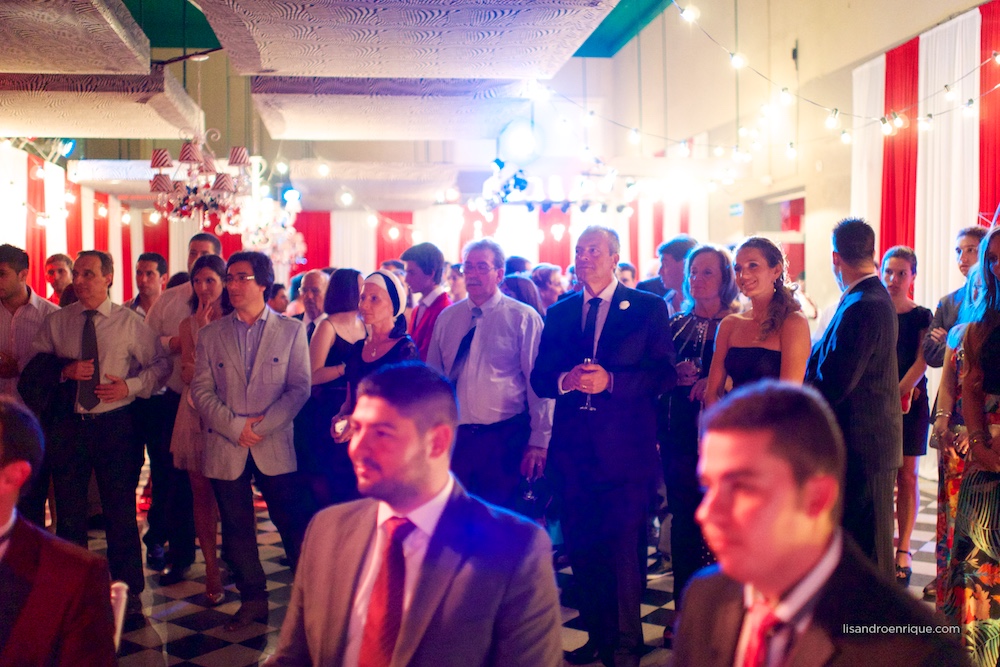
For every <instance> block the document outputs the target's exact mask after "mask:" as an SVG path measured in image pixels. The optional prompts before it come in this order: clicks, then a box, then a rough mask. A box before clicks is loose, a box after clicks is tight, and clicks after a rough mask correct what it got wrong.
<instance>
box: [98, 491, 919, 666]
mask: <svg viewBox="0 0 1000 667" xmlns="http://www.w3.org/2000/svg"><path fill="white" fill-rule="evenodd" d="M143 481H145V480H143ZM920 484H921V507H920V513H919V516H918V517H917V525H916V529H915V531H914V535H913V552H914V553H913V578H912V581H911V587H910V590H911V593H912V594H913V595H914V596H915V597H918V598H919V597H920V596H921V591H922V589H923V586H924V585H925V584H926V583H928V582H929V581H930V580H931V579H932V578H933V577H934V573H935V566H934V526H935V522H936V515H935V512H936V505H937V502H936V499H935V496H936V494H933V493H932V492H933V491H934V486H935V484H934V483H933V482H929V481H927V480H923V479H922V480H921V481H920ZM144 519H145V517H144V516H143V514H140V525H143V524H144ZM257 528H258V540H257V541H258V545H259V549H260V556H261V560H262V561H263V566H264V572H265V573H266V574H267V580H268V583H267V588H268V591H269V594H270V599H269V604H270V607H271V612H270V616H269V618H268V622H267V624H266V625H265V624H259V623H258V624H253V625H251V626H249V627H247V628H244V629H243V630H240V631H239V632H234V633H233V632H226V631H225V630H224V629H223V625H224V624H225V623H226V621H227V620H228V618H229V616H230V615H231V614H233V613H234V612H235V611H236V610H237V609H238V608H239V596H238V595H237V593H236V592H235V589H234V587H233V586H232V585H231V584H230V585H228V586H227V587H226V600H225V601H224V602H223V603H222V604H221V605H219V606H218V607H214V608H213V607H208V606H207V603H206V600H205V598H204V595H203V593H204V590H205V587H204V581H205V580H204V564H203V562H202V561H201V555H200V553H199V560H198V562H197V563H196V564H195V565H194V566H192V567H191V569H190V571H189V575H188V580H187V581H184V582H182V583H179V584H176V585H174V586H168V587H160V586H159V585H158V584H157V583H156V579H157V577H156V576H155V575H154V574H153V573H152V572H151V571H148V570H147V571H146V574H147V579H146V590H145V592H143V593H142V602H143V611H144V613H145V616H146V619H145V623H143V624H142V625H139V626H135V625H133V626H131V627H129V626H126V628H125V629H124V631H123V633H122V642H121V647H120V650H119V656H120V658H121V660H120V664H121V665H122V667H136V666H140V665H141V666H147V665H200V666H202V667H223V666H224V667H244V666H246V665H257V664H261V663H263V661H264V660H265V659H266V657H267V655H268V654H270V653H271V652H273V650H274V647H275V645H276V643H277V639H278V632H279V630H280V628H281V623H282V621H283V620H284V617H285V611H286V609H287V606H286V605H287V604H288V600H289V597H290V595H291V586H292V573H291V571H290V570H289V568H287V567H286V566H283V565H281V564H280V562H279V561H280V559H281V558H282V556H283V555H284V551H283V549H282V547H281V541H280V537H279V536H278V533H277V532H276V530H275V527H274V524H272V523H271V522H270V521H269V520H268V518H267V512H266V509H265V508H263V507H260V509H259V512H258V521H257ZM90 537H91V539H90V548H91V550H93V551H98V552H103V551H104V549H105V547H106V544H105V542H104V533H103V531H92V532H91V533H90ZM557 578H558V582H559V586H560V589H561V591H562V604H563V607H562V615H563V648H565V649H567V650H572V649H575V648H577V647H579V646H581V645H582V644H583V643H584V642H585V641H586V638H587V635H586V632H584V631H583V630H582V628H581V626H580V622H579V618H578V613H577V611H576V610H575V609H574V608H573V606H572V604H573V595H574V591H573V589H572V585H571V584H572V572H571V570H570V569H569V568H565V569H562V570H560V571H559V572H558V573H557ZM673 607H674V603H673V577H672V576H671V575H670V574H667V575H664V576H659V577H652V576H651V577H650V578H649V581H648V588H647V591H646V594H645V597H644V599H643V605H642V615H643V634H644V636H645V642H646V645H647V653H646V655H645V656H644V657H643V659H642V665H643V667H652V666H659V665H665V664H667V659H668V657H669V655H670V652H669V650H667V649H665V648H663V646H662V644H663V629H664V627H666V626H668V625H670V624H671V623H672V621H673Z"/></svg>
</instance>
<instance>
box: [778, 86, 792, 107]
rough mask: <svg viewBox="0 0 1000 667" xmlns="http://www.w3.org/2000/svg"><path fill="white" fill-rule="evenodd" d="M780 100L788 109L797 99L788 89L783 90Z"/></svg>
mask: <svg viewBox="0 0 1000 667" xmlns="http://www.w3.org/2000/svg"><path fill="white" fill-rule="evenodd" d="M779 99H780V100H781V104H782V105H784V106H786V107H787V106H791V105H792V102H794V101H795V97H794V96H793V95H792V93H791V92H790V91H789V90H788V89H787V88H782V89H781V94H780V95H779Z"/></svg>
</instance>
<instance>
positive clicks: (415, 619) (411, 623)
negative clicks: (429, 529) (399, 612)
mask: <svg viewBox="0 0 1000 667" xmlns="http://www.w3.org/2000/svg"><path fill="white" fill-rule="evenodd" d="M468 502H469V497H468V496H467V495H466V494H465V490H464V489H462V487H461V485H460V484H459V483H458V482H457V481H456V482H455V489H454V491H452V494H451V499H450V500H449V501H448V505H447V506H446V507H445V510H444V512H443V513H442V514H441V518H440V520H438V525H437V528H435V530H434V535H432V536H431V541H430V543H429V544H428V545H427V555H426V556H425V557H424V563H423V567H422V568H421V571H420V576H419V578H418V579H417V585H416V588H415V589H414V591H413V599H412V600H411V601H410V607H409V610H408V611H407V613H406V615H405V616H404V617H403V624H402V626H401V627H400V629H399V640H398V642H397V644H396V652H395V653H394V654H393V656H392V664H393V665H397V666H399V667H402V666H404V665H408V664H410V662H411V660H412V658H413V654H414V652H415V651H416V650H417V647H418V646H419V645H420V642H421V640H422V639H423V636H424V633H425V632H426V631H427V626H428V625H429V624H430V622H431V619H432V618H433V617H434V613H435V612H436V611H437V609H438V607H439V606H440V604H441V599H442V598H443V597H444V595H445V593H446V592H447V591H448V589H449V588H450V587H451V582H452V580H453V579H454V578H455V574H456V573H457V572H458V569H459V567H461V565H462V563H463V562H464V561H465V558H466V553H465V551H464V550H463V548H462V545H463V534H462V526H463V525H464V523H466V519H465V510H466V507H467V504H468Z"/></svg>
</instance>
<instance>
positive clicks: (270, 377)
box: [191, 252, 310, 630]
mask: <svg viewBox="0 0 1000 667" xmlns="http://www.w3.org/2000/svg"><path fill="white" fill-rule="evenodd" d="M273 283H274V269H273V268H272V266H271V260H270V259H269V258H268V257H267V256H266V255H264V254H263V253H259V252H238V253H235V254H233V255H232V256H231V257H230V258H229V261H228V262H227V264H226V287H227V289H228V291H229V300H230V302H231V303H232V305H233V307H234V309H235V310H234V312H233V313H232V314H231V315H228V316H226V317H223V318H221V319H219V320H216V321H215V322H213V323H211V324H209V325H208V326H206V327H205V328H204V329H202V330H201V331H200V332H199V334H198V349H197V353H196V355H195V375H194V379H193V380H192V381H191V397H192V399H193V401H194V404H195V407H196V408H197V409H198V412H199V413H201V417H202V419H203V420H204V423H205V426H206V434H205V468H204V473H205V475H206V476H207V477H208V478H210V479H211V480H212V487H213V489H214V490H215V497H216V499H217V500H218V503H219V515H220V517H221V519H222V542H223V546H224V548H225V549H226V554H227V558H228V560H229V562H230V564H231V565H232V568H233V575H234V578H235V581H236V587H237V588H238V589H239V591H240V596H241V598H242V602H243V604H242V605H241V607H240V609H239V611H238V612H236V614H235V615H234V616H233V619H232V620H231V621H230V623H229V624H228V625H227V626H226V627H227V629H229V630H236V629H239V628H241V627H244V626H246V625H249V624H250V623H252V622H254V621H264V620H266V618H267V592H266V589H265V578H264V570H263V569H262V567H261V564H260V558H259V555H258V553H257V529H256V526H257V524H256V520H255V517H254V508H253V498H252V494H251V489H250V480H251V479H253V481H254V482H255V483H256V485H257V487H258V488H259V489H260V491H261V493H263V494H264V500H265V501H266V502H267V507H268V510H269V512H270V515H271V520H272V521H274V525H275V526H276V527H277V529H278V532H279V533H280V534H281V539H282V542H283V544H284V547H285V553H286V554H287V555H288V559H289V561H291V564H292V567H293V568H294V567H295V564H296V562H297V560H298V553H299V548H300V546H301V544H302V538H303V535H304V534H305V528H306V524H307V523H308V521H309V516H308V512H307V511H304V509H305V507H306V505H305V503H304V502H303V498H302V497H301V494H302V487H301V485H300V484H298V483H297V481H296V475H295V474H294V473H295V472H296V464H295V449H294V447H293V445H292V419H293V418H294V417H295V415H296V414H297V413H298V411H299V409H300V408H301V407H302V406H303V404H305V402H306V399H307V398H308V397H309V389H310V367H309V345H308V343H307V342H306V330H305V327H304V326H302V322H300V321H298V320H293V319H290V318H286V317H284V316H283V315H279V314H277V313H275V312H274V311H272V310H271V309H270V308H268V307H267V305H266V303H265V300H264V295H265V294H267V293H268V291H269V290H270V289H271V285H272V284H273Z"/></svg>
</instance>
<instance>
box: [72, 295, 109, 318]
mask: <svg viewBox="0 0 1000 667" xmlns="http://www.w3.org/2000/svg"><path fill="white" fill-rule="evenodd" d="M77 303H79V302H77ZM80 308H81V311H80V312H85V311H87V308H86V307H85V306H84V305H83V304H82V303H81V304H80ZM95 310H96V311H97V312H98V313H100V314H101V315H103V316H104V317H110V316H111V297H108V298H106V299H105V300H104V301H102V302H101V305H99V306H98V307H97V308H95Z"/></svg>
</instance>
